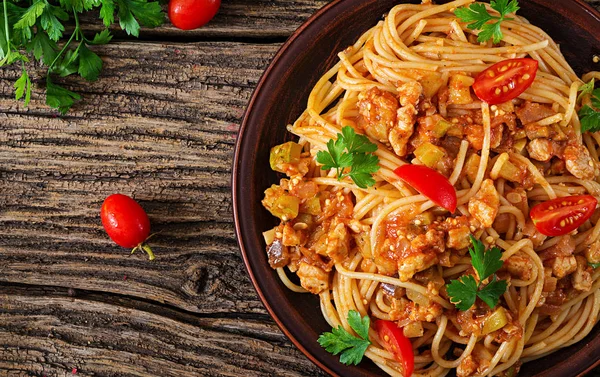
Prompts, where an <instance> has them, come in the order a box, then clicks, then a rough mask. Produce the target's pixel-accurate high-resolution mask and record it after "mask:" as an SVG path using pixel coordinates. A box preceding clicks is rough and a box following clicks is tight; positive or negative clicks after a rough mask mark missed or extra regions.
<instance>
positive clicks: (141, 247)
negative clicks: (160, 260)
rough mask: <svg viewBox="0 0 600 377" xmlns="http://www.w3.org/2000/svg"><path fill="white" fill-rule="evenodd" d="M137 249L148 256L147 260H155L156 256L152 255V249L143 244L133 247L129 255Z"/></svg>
mask: <svg viewBox="0 0 600 377" xmlns="http://www.w3.org/2000/svg"><path fill="white" fill-rule="evenodd" d="M148 238H150V237H148ZM139 249H142V250H144V251H145V252H146V254H148V259H149V260H154V259H156V256H155V255H154V252H153V251H152V248H150V246H148V245H146V244H145V243H141V244H139V245H137V246H136V247H134V248H133V250H131V254H133V253H135V252H136V251H138V250H139Z"/></svg>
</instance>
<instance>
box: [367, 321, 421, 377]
mask: <svg viewBox="0 0 600 377" xmlns="http://www.w3.org/2000/svg"><path fill="white" fill-rule="evenodd" d="M375 330H377V333H378V334H379V339H381V341H382V342H383V346H384V347H385V349H386V350H388V352H390V353H391V354H392V355H394V358H395V359H396V360H397V361H398V362H399V363H400V364H401V365H402V369H403V371H404V373H402V375H403V376H404V377H410V376H411V375H412V372H413V370H414V368H415V354H414V352H413V348H412V344H411V343H410V340H408V338H407V337H406V336H404V333H403V332H402V329H401V328H399V327H398V326H397V325H396V324H395V323H394V322H390V321H384V320H382V319H378V320H377V321H375Z"/></svg>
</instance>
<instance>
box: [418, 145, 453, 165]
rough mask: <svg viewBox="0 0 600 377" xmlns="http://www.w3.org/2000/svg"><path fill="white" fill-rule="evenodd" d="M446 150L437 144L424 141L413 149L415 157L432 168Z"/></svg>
mask: <svg viewBox="0 0 600 377" xmlns="http://www.w3.org/2000/svg"><path fill="white" fill-rule="evenodd" d="M445 155H446V152H444V150H443V149H442V148H440V147H438V146H435V145H433V144H431V143H430V142H428V141H426V142H424V143H423V144H421V145H419V147H418V148H417V149H416V150H415V157H416V158H418V159H419V161H421V162H422V163H423V164H424V165H426V166H428V167H430V168H433V167H435V166H436V165H437V164H438V162H440V160H441V159H442V158H444V156H445Z"/></svg>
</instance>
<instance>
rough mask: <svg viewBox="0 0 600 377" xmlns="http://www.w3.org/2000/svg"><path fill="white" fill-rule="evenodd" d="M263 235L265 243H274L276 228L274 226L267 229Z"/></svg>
mask: <svg viewBox="0 0 600 377" xmlns="http://www.w3.org/2000/svg"><path fill="white" fill-rule="evenodd" d="M263 237H264V239H265V243H266V244H267V245H270V244H272V243H273V241H275V228H273V229H271V230H267V231H266V232H263Z"/></svg>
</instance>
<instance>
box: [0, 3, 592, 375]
mask: <svg viewBox="0 0 600 377" xmlns="http://www.w3.org/2000/svg"><path fill="white" fill-rule="evenodd" d="M590 2H591V3H593V4H595V6H597V7H598V6H600V1H598V0H593V1H590ZM325 3H327V1H310V0H301V1H291V0H278V1H266V0H235V1H234V0H231V1H227V0H225V1H224V2H223V4H222V8H221V11H220V13H219V14H218V15H217V17H216V18H215V19H214V20H213V22H211V23H210V24H208V25H207V26H206V27H205V28H202V29H199V30H197V31H193V32H187V33H185V34H184V33H183V32H181V31H179V30H177V29H175V28H173V27H172V26H163V27H160V28H157V29H153V30H143V31H142V37H143V40H134V39H130V38H127V37H126V36H125V35H123V34H120V33H119V34H117V38H121V40H120V41H118V42H117V43H111V44H110V45H108V46H102V47H97V48H96V51H97V52H98V53H99V55H100V56H101V57H102V60H103V61H104V70H103V73H102V75H101V77H100V80H99V81H97V82H95V83H88V82H85V81H83V80H75V79H71V78H70V79H68V81H64V82H63V83H64V84H65V85H66V86H67V87H68V88H69V89H72V90H75V91H77V92H79V93H81V94H82V95H83V97H84V98H83V101H81V102H80V103H78V104H76V105H75V106H74V108H73V109H72V110H71V111H70V112H69V114H68V115H67V116H64V117H61V116H57V114H56V112H54V111H52V110H50V109H48V108H47V107H46V106H45V105H44V104H43V99H42V98H40V96H39V95H34V97H33V100H32V103H31V104H30V106H29V107H28V108H23V107H22V104H21V103H18V102H15V101H14V100H13V88H12V83H13V82H14V80H15V79H16V78H17V77H18V71H17V70H16V69H14V68H3V69H0V377H4V376H6V377H24V376H39V377H42V376H47V377H55V376H56V377H59V376H60V377H63V376H72V375H73V374H72V372H73V371H74V369H73V368H76V372H77V375H78V376H127V377H129V376H161V377H162V376H177V377H180V376H181V377H186V376H218V377H221V376H290V377H291V376H324V374H323V373H322V372H321V371H319V370H318V368H316V367H315V366H314V365H313V364H312V363H310V362H309V361H308V360H307V359H306V358H305V357H304V356H303V355H302V354H301V353H300V352H299V351H298V350H297V349H296V348H295V347H293V346H292V345H291V344H290V342H289V341H288V340H287V339H286V338H285V337H284V336H283V335H282V334H281V332H280V331H279V329H277V327H276V326H275V324H274V323H273V322H272V320H271V319H270V318H269V316H268V315H267V313H266V311H265V309H264V308H263V306H262V304H261V303H260V301H259V299H258V297H257V295H256V293H255V291H254V289H253V287H252V285H251V283H250V281H249V279H248V277H247V275H246V271H245V269H244V266H243V263H242V260H241V257H240V255H239V251H238V249H237V245H236V241H235V236H234V231H233V223H232V213H231V212H232V210H231V198H230V174H231V158H232V154H233V146H234V143H235V137H236V133H237V130H238V127H239V122H240V120H241V117H242V115H243V110H244V108H245V106H246V103H247V101H248V99H249V98H250V95H251V93H252V90H253V88H254V86H255V85H256V83H257V82H258V79H259V77H260V75H261V74H262V72H263V70H264V69H265V68H266V66H267V65H268V63H269V61H270V59H271V57H272V56H273V55H274V54H275V52H276V51H277V49H278V48H279V46H280V43H281V42H282V41H283V39H285V38H286V37H287V36H289V34H290V33H291V32H292V31H293V30H295V29H296V28H297V27H298V26H299V25H300V24H301V22H302V21H304V20H305V19H306V18H307V17H308V16H309V15H310V14H312V13H314V11H316V10H317V9H318V8H320V7H321V6H323V5H324V4H325ZM83 22H85V23H86V24H87V26H86V28H88V30H99V29H101V27H100V25H98V23H93V22H92V19H89V20H85V19H84V20H83ZM41 72H42V71H41V70H40V69H37V70H36V73H37V75H36V77H35V82H36V83H38V84H39V83H41V80H42V78H41V77H40V75H41ZM115 192H121V193H125V194H129V195H132V196H133V197H135V198H136V199H137V200H139V201H140V203H141V204H142V206H143V207H144V208H145V209H146V211H147V212H148V214H149V216H150V218H151V222H152V225H153V232H157V234H156V235H155V236H154V238H153V239H152V244H153V246H154V249H155V251H156V253H157V260H156V261H154V262H152V263H150V262H148V261H147V260H146V257H145V256H144V255H143V254H136V255H133V256H129V254H128V252H127V250H124V249H122V248H119V247H118V246H115V245H114V244H113V243H112V242H111V241H110V240H109V239H108V238H107V237H106V235H105V233H104V232H103V230H102V227H101V224H100V219H99V215H98V212H99V208H100V205H101V203H102V200H103V199H104V198H105V197H106V196H108V195H109V194H112V193H115Z"/></svg>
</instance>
